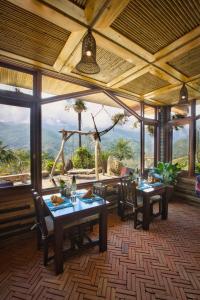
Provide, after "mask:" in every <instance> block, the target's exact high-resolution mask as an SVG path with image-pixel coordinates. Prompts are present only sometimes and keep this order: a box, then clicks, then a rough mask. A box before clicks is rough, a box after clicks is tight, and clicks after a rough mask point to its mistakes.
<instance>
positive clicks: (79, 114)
mask: <svg viewBox="0 0 200 300" xmlns="http://www.w3.org/2000/svg"><path fill="white" fill-rule="evenodd" d="M78 130H79V131H81V112H78ZM81 146H82V142H81V134H80V133H79V147H81Z"/></svg>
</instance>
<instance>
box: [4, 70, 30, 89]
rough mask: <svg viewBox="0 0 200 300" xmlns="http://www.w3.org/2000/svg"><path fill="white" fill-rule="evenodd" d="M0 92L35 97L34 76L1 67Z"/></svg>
mask: <svg viewBox="0 0 200 300" xmlns="http://www.w3.org/2000/svg"><path fill="white" fill-rule="evenodd" d="M0 90H6V91H11V92H16V93H23V94H29V95H33V76H32V75H30V74H27V73H23V72H19V71H15V70H12V69H8V68H3V67H0Z"/></svg>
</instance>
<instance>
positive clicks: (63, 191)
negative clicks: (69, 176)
mask: <svg viewBox="0 0 200 300" xmlns="http://www.w3.org/2000/svg"><path fill="white" fill-rule="evenodd" d="M59 192H60V194H61V196H63V197H66V189H65V188H61V189H60V191H59Z"/></svg>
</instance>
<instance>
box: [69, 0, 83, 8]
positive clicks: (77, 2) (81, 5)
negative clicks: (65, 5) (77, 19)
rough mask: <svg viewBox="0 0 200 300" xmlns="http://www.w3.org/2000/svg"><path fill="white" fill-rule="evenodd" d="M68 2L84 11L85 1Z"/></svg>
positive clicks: (72, 0) (73, 0) (71, 0)
mask: <svg viewBox="0 0 200 300" xmlns="http://www.w3.org/2000/svg"><path fill="white" fill-rule="evenodd" d="M69 1H70V2H72V3H73V4H75V5H76V6H78V7H80V8H82V9H85V7H86V2H87V0H69Z"/></svg>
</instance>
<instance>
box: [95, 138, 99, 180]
mask: <svg viewBox="0 0 200 300" xmlns="http://www.w3.org/2000/svg"><path fill="white" fill-rule="evenodd" d="M95 175H96V180H99V139H98V138H97V139H95Z"/></svg>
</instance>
